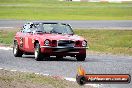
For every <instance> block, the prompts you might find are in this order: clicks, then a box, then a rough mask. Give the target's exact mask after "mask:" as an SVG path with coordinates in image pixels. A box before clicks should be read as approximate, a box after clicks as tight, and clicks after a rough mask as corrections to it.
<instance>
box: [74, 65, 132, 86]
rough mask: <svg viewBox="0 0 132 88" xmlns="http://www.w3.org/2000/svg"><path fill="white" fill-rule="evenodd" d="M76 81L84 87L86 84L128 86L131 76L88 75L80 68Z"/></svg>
mask: <svg viewBox="0 0 132 88" xmlns="http://www.w3.org/2000/svg"><path fill="white" fill-rule="evenodd" d="M76 81H77V83H78V84H79V85H84V84H86V83H94V84H95V83H97V84H110V83H114V84H120V83H121V84H123V83H124V84H126V83H130V81H131V76H130V75H129V74H86V72H85V70H84V69H83V68H82V67H81V66H80V67H79V68H78V74H77V76H76Z"/></svg>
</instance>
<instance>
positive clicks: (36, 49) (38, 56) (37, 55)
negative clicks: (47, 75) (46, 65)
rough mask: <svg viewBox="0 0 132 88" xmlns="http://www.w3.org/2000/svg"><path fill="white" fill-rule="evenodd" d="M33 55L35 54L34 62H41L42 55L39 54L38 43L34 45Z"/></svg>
mask: <svg viewBox="0 0 132 88" xmlns="http://www.w3.org/2000/svg"><path fill="white" fill-rule="evenodd" d="M34 54H35V60H36V61H41V60H42V58H43V57H42V54H41V50H40V45H39V43H36V44H35V52H34Z"/></svg>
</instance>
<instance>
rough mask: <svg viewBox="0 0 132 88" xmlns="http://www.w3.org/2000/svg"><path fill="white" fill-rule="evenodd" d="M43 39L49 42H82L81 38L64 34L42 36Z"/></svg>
mask: <svg viewBox="0 0 132 88" xmlns="http://www.w3.org/2000/svg"><path fill="white" fill-rule="evenodd" d="M42 37H43V38H44V39H50V40H73V41H76V40H84V38H83V37H81V36H78V35H66V34H43V36H42Z"/></svg>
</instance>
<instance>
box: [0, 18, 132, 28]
mask: <svg viewBox="0 0 132 88" xmlns="http://www.w3.org/2000/svg"><path fill="white" fill-rule="evenodd" d="M45 21H46V20H44V22H45ZM26 22H30V20H0V29H8V28H10V29H13V28H15V27H22V26H23V24H24V23H26ZM46 22H63V23H68V24H71V26H72V27H73V28H74V29H123V30H125V29H127V30H132V20H109V21H107V20H92V21H84V20H83V21H73V20H67V21H57V20H56V21H52V20H51V21H46Z"/></svg>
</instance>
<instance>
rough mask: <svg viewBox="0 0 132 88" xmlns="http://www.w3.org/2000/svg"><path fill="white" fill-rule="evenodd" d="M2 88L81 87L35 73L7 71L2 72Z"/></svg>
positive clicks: (0, 82)
mask: <svg viewBox="0 0 132 88" xmlns="http://www.w3.org/2000/svg"><path fill="white" fill-rule="evenodd" d="M0 87H2V88H80V86H79V85H78V84H77V83H76V82H69V81H66V80H63V79H60V78H58V77H51V76H43V75H36V74H34V73H22V72H11V71H7V70H0ZM87 87H88V86H87ZM81 88H84V87H81ZM89 88H91V87H89Z"/></svg>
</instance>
